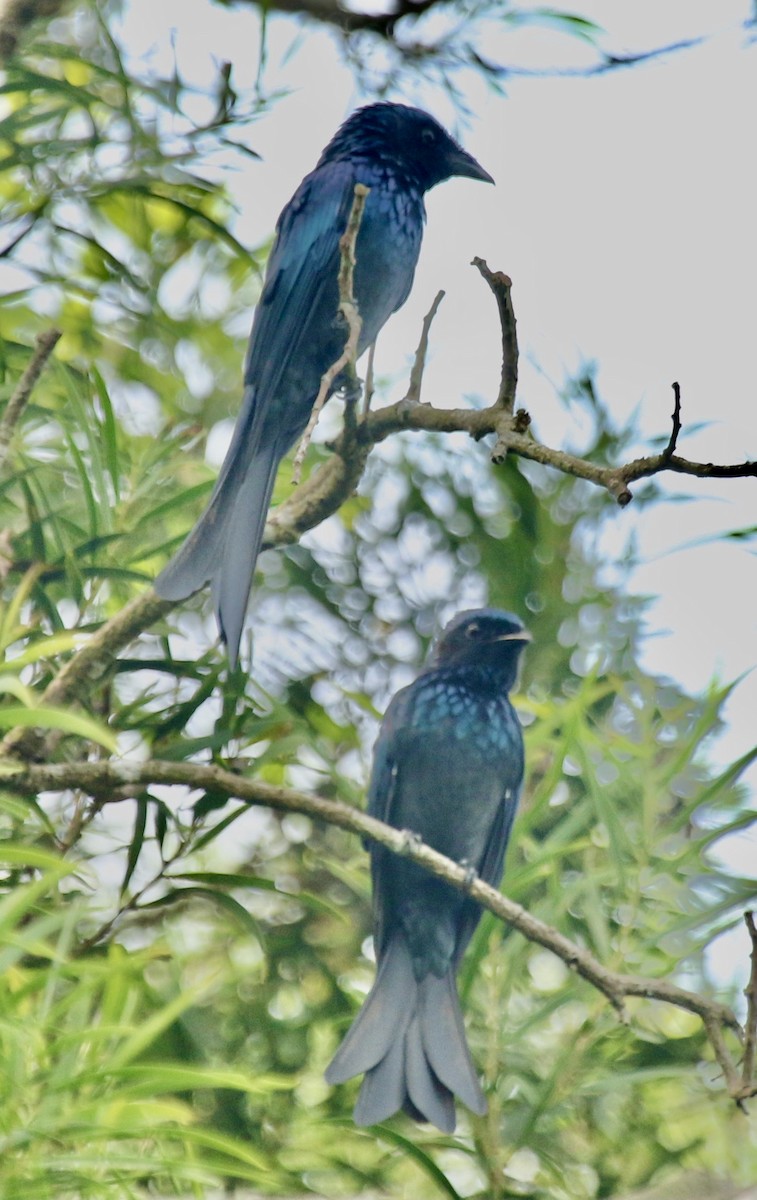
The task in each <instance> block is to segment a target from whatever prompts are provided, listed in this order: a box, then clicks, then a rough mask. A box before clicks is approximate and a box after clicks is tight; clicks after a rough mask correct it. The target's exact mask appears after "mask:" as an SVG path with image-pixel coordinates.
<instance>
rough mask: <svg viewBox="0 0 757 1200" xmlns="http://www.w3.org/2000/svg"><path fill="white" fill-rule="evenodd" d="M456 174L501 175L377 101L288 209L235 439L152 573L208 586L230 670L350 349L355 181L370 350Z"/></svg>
mask: <svg viewBox="0 0 757 1200" xmlns="http://www.w3.org/2000/svg"><path fill="white" fill-rule="evenodd" d="M453 175H467V176H468V177H470V178H471V179H481V180H486V181H488V182H490V183H493V182H494V181H493V180H492V178H491V176H490V175H488V174H487V172H486V171H485V170H484V169H483V167H480V166H479V164H478V163H477V162H476V160H475V159H474V158H472V157H471V155H470V154H467V153H466V152H465V150H463V149H462V148H461V147H460V146H458V145H457V143H456V142H454V141H453V140H452V138H451V137H450V136H449V134H447V133H446V132H445V130H444V129H442V127H441V125H439V124H438V123H437V122H436V121H435V120H434V119H433V117H430V116H429V115H428V113H425V112H421V110H420V109H417V108H409V107H407V106H406V105H403V104H388V103H381V104H371V105H368V106H367V107H366V108H360V109H358V110H357V111H356V112H354V113H353V114H352V116H351V117H350V118H349V119H348V120H347V121H346V122H345V123H344V125H342V127H341V128H340V129H339V130H338V132H337V133H336V135H335V136H334V138H333V139H332V140H331V141H330V142H329V144H328V146H327V147H326V149H325V150H324V151H323V153H322V155H321V157H320V159H319V161H318V164H317V166H316V168H315V170H314V171H311V173H310V174H309V175H306V176H305V178H304V179H303V181H302V183H301V184H300V186H299V187H298V189H297V191H296V192H295V194H294V196H293V197H292V199H291V200H290V201H289V203H288V204H287V206H286V208H285V209H284V211H283V212H282V214H281V216H280V217H279V220H278V224H277V232H276V240H275V243H274V246H273V250H272V251H271V255H270V258H269V260H268V268H267V271H266V278H265V283H264V285H263V291H262V293H261V296H260V300H259V302H258V306H257V309H256V311H255V318H254V321H253V325H252V333H251V334H250V342H249V347H248V351H247V360H246V365H245V372H244V398H243V402H242V408H241V411H240V413H239V417H238V419H237V423H236V428H235V430H234V436H233V438H232V441H231V445H230V446H229V450H228V453H227V455H226V458H225V460H224V463H223V466H222V467H221V472H220V474H219V477H218V481H217V483H216V486H215V489H214V491H213V494H212V495H211V497H210V501H209V503H208V507H207V508H206V510H205V512H204V513H203V515H202V517H201V518H200V520H199V521H198V523H197V525H196V526H195V527H194V529H193V530H192V532H191V533H190V534H189V537H188V538H187V540H186V542H185V543H184V545H183V546H182V548H181V549H180V550H179V552H178V554H176V556H175V557H174V558H173V559H172V560H171V561H170V562H169V564H168V566H167V567H166V568H165V569H164V570H163V571H162V572H161V573H160V575H159V576H158V578H157V579H156V581H155V590H156V592H157V593H158V595H159V596H162V597H163V599H165V600H184V599H186V597H187V596H190V595H191V594H192V593H193V592H196V591H197V590H198V588H201V587H202V586H203V584H205V583H207V582H208V581H210V582H211V583H212V592H213V601H214V605H215V610H216V617H217V620H218V625H219V628H220V631H221V636H222V637H223V639H224V641H225V642H226V645H227V648H228V654H229V659H230V661H231V663H232V665H234V664H235V663H236V660H237V656H238V653H239V642H240V638H241V635H242V624H243V622H244V616H245V612H246V610H247V601H248V598H249V594H250V587H251V584H252V576H253V572H254V570H255V561H256V559H257V557H258V554H259V552H260V546H261V542H262V539H263V529H264V526H265V519H266V514H267V512H268V506H269V503H270V500H271V493H272V491H273V485H274V480H275V478H276V470H277V468H278V465H279V462H280V461H281V459H282V458H283V457H284V455H285V454H286V453H287V452H288V450H289V449H290V448H291V447H292V445H293V444H294V443H295V442H296V441H297V439H298V438H299V437H300V436H301V434H302V432H303V430H304V429H305V426H306V424H307V421H308V417H309V416H310V412H311V410H312V407H313V403H314V401H315V398H316V396H317V394H318V388H319V386H320V381H321V376H322V375H323V374H324V372H325V371H327V370H328V368H329V367H330V366H332V364H333V363H335V362H336V360H337V359H338V358H339V356H340V354H341V353H342V351H343V349H344V345H345V341H346V325H345V324H344V322H343V321H340V320H339V319H338V317H337V314H338V307H339V291H338V283H337V278H338V271H339V239H340V237H341V235H342V234H343V233H344V231H345V228H346V225H347V220H348V217H349V213H350V209H351V207H352V202H353V198H354V188H355V184H356V183H363V184H365V185H366V186H367V187H368V188H370V193H369V195H368V198H367V201H366V205H365V209H364V213H363V218H362V222H361V225H360V229H359V232H358V237H357V242H356V246H355V252H356V258H357V265H356V269H355V278H354V293H355V299H356V301H357V305H358V310H359V312H360V316H361V319H362V333H361V337H360V345H359V353H362V352H363V351H364V350H366V349H367V348H368V347H369V346H370V345H372V343H373V342H374V341H375V340H376V337H377V335H378V332H379V330H380V329H381V327H382V325H383V324H384V323H385V321H386V320H387V319H388V317H389V316H390V315H391V314H392V313H393V312H395V310H396V309H398V308H399V307H400V306H401V305H402V304H404V302H405V300H406V299H407V297H408V294H409V292H410V287H411V284H412V282H413V274H414V272H415V266H416V263H417V261H418V254H419V251H420V245H421V237H422V233H423V223H424V220H425V217H426V213H425V209H424V205H423V196H424V193H425V192H427V191H428V190H429V188H432V187H434V185H435V184H437V183H441V182H442V181H443V180H445V179H449V178H450V177H451V176H453ZM336 386H338V383H337V384H336V385H335V387H336ZM332 390H334V389H332Z"/></svg>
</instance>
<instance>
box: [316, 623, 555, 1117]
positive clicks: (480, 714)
mask: <svg viewBox="0 0 757 1200" xmlns="http://www.w3.org/2000/svg"><path fill="white" fill-rule="evenodd" d="M530 640H531V639H530V635H529V633H528V632H527V630H526V629H524V627H523V625H522V624H521V622H520V621H519V620H518V618H517V617H515V616H513V615H512V613H506V612H500V611H499V610H498V609H494V608H482V609H478V610H475V611H472V612H464V613H460V614H459V615H458V616H457V617H455V619H454V620H453V621H451V622H450V624H449V625H448V626H447V627H446V629H445V630H444V632H443V633H442V635H441V638H440V639H439V643H438V645H437V648H436V653H435V654H434V656H433V658H432V659H431V662H430V664H429V665H428V666H427V667H426V668H425V669H424V670H423V671H422V672H421V673H420V675H419V676H418V678H417V679H416V680H415V681H414V682H413V683H411V684H410V686H409V687H406V688H403V689H402V691H400V692H398V693H397V695H396V696H395V697H394V699H393V700H392V702H391V704H390V705H389V708H388V709H387V712H386V716H385V717H384V721H383V724H382V726H381V732H380V734H379V737H378V741H377V742H376V748H375V752H374V762H373V773H372V776H371V783H370V789H369V805H368V811H369V812H370V813H371V815H372V816H374V817H378V818H379V819H380V820H382V821H386V822H388V823H389V824H390V825H395V826H397V828H399V829H407V830H408V831H410V832H412V833H413V834H416V835H418V836H419V837H420V838H421V839H422V840H423V841H424V842H426V843H427V844H428V845H429V846H433V847H434V849H436V850H439V851H440V852H441V853H442V854H446V855H447V856H448V857H449V858H452V859H455V860H456V861H457V862H464V863H466V864H467V865H468V866H469V867H470V868H471V869H472V870H474V871H475V872H476V874H477V875H478V876H480V878H481V879H484V880H485V881H486V882H487V883H490V884H493V885H494V886H495V887H496V886H498V884H499V881H500V877H501V875H502V865H503V860H504V856H505V848H506V846H507V839H508V837H509V835H510V829H511V826H512V823H513V818H514V816H515V810H516V807H517V804H518V793H519V791H520V786H521V782H522V779H523V737H522V734H521V728H520V724H519V721H518V718H517V716H516V714H515V711H514V709H513V707H512V705H511V703H510V700H509V698H508V692H509V691H510V689H511V688H512V687H513V685H514V683H515V677H516V673H517V669H518V659H519V658H520V654H521V651H522V650H523V647H524V645H525V644H526V642H528V641H530ZM371 877H372V881H373V918H374V945H375V950H376V960H377V973H376V981H375V983H374V985H373V988H372V990H371V992H370V993H369V995H368V997H367V999H366V1001H365V1003H364V1005H363V1007H362V1009H361V1010H360V1012H359V1014H358V1016H357V1018H356V1020H355V1022H354V1024H353V1025H352V1027H351V1029H350V1030H349V1032H348V1034H347V1036H346V1037H345V1039H344V1041H343V1042H342V1045H341V1046H340V1047H339V1050H338V1051H337V1053H336V1055H335V1056H334V1058H333V1059H332V1061H331V1063H330V1065H329V1067H328V1069H327V1071H326V1079H327V1081H328V1082H329V1083H344V1081H345V1080H347V1079H350V1078H351V1077H352V1076H353V1075H359V1074H360V1073H361V1072H365V1079H364V1080H363V1084H362V1086H361V1089H360V1094H359V1096H358V1101H357V1104H356V1106H355V1114H354V1115H355V1122H356V1123H357V1124H358V1125H373V1124H375V1123H376V1122H377V1121H383V1120H385V1119H386V1118H387V1117H389V1116H391V1115H392V1113H394V1112H396V1111H397V1110H398V1109H400V1108H403V1109H404V1110H405V1112H407V1113H409V1115H410V1116H411V1117H414V1118H415V1119H416V1120H418V1121H430V1122H431V1124H433V1125H436V1126H437V1127H438V1128H439V1129H441V1130H442V1131H443V1132H445V1133H451V1132H452V1130H453V1129H454V1128H455V1101H454V1097H455V1095H457V1096H459V1097H460V1099H461V1100H463V1101H464V1102H465V1104H467V1105H468V1107H469V1108H470V1109H472V1110H473V1112H476V1113H479V1114H482V1113H484V1112H486V1100H485V1099H484V1095H483V1092H482V1091H481V1087H480V1086H479V1082H478V1079H477V1077H476V1072H475V1068H474V1066H473V1063H472V1061H471V1057H470V1052H469V1050H468V1046H467V1043H466V1040H465V1030H464V1027H463V1016H462V1013H461V1011H460V1002H459V1000H458V996H457V988H456V985H455V973H456V971H457V969H458V967H459V965H460V960H461V958H462V955H463V951H464V950H465V947H466V946H467V944H468V942H469V941H470V938H471V936H472V934H473V931H474V929H475V928H476V925H477V924H478V920H479V918H480V916H481V909H480V907H479V905H478V904H477V903H476V902H475V901H474V900H471V898H470V897H469V896H466V895H465V894H464V893H463V892H460V891H457V890H456V889H454V888H452V887H450V886H449V884H447V883H444V882H443V881H442V880H440V879H437V878H436V877H435V876H433V875H430V874H429V873H428V872H427V871H425V870H424V869H423V868H422V867H420V866H418V865H417V864H415V863H412V862H409V861H408V860H407V859H405V858H401V857H398V856H397V855H396V854H392V853H391V851H389V850H387V849H385V848H384V847H383V846H380V845H378V844H374V845H373V846H372V847H371Z"/></svg>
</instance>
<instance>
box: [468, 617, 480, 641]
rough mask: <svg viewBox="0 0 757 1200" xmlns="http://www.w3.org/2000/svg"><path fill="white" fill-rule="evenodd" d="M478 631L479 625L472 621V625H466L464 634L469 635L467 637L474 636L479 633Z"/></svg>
mask: <svg viewBox="0 0 757 1200" xmlns="http://www.w3.org/2000/svg"><path fill="white" fill-rule="evenodd" d="M480 631H481V626H480V625H477V624H476V622H475V621H474V622H473V624H472V625H466V627H465V636H466V637H469V638H474V637H476V635H477V634H478V633H480Z"/></svg>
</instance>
